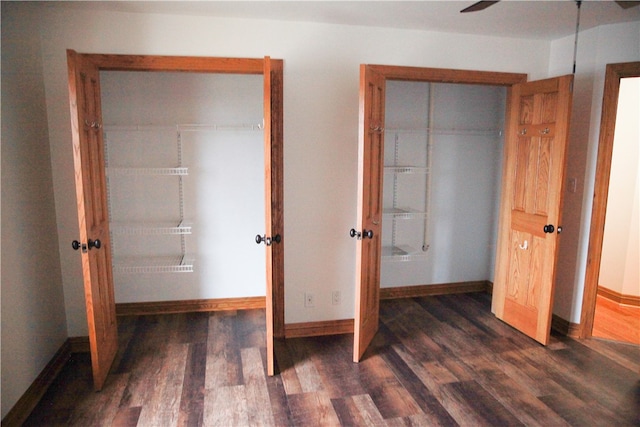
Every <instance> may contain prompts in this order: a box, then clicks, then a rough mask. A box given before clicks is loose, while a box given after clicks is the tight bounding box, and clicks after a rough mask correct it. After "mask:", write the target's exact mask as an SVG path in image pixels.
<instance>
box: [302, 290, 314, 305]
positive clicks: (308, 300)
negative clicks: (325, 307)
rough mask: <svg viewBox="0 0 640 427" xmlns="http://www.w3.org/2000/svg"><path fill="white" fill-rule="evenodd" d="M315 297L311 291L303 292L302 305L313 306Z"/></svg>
mask: <svg viewBox="0 0 640 427" xmlns="http://www.w3.org/2000/svg"><path fill="white" fill-rule="evenodd" d="M315 302H316V299H315V296H314V295H313V293H312V292H305V293H304V306H305V307H313V306H314V305H315Z"/></svg>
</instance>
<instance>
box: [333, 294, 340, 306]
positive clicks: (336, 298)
mask: <svg viewBox="0 0 640 427" xmlns="http://www.w3.org/2000/svg"><path fill="white" fill-rule="evenodd" d="M331 304H333V305H340V291H333V293H332V294H331Z"/></svg>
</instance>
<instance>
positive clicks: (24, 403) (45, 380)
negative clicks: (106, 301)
mask: <svg viewBox="0 0 640 427" xmlns="http://www.w3.org/2000/svg"><path fill="white" fill-rule="evenodd" d="M88 340H89V338H88V337H87V342H88ZM71 347H72V346H71V343H70V340H69V339H67V340H66V341H65V342H64V343H63V344H62V346H61V347H60V348H59V349H58V351H57V352H56V353H55V354H54V355H53V358H52V359H51V360H50V361H49V363H48V364H47V366H45V367H44V369H43V370H42V372H40V375H38V376H37V377H36V379H35V380H34V381H33V382H32V383H31V385H30V386H29V388H28V389H27V391H25V392H24V394H23V395H22V396H21V397H20V399H18V401H17V402H16V404H15V405H13V408H11V410H9V412H8V413H7V415H6V416H5V417H4V418H3V419H2V425H3V426H19V425H22V423H24V422H25V420H26V419H27V418H28V417H29V415H30V414H31V411H33V409H34V408H35V407H36V405H37V404H38V403H39V402H40V399H42V396H44V394H45V393H46V392H47V389H48V388H49V386H50V385H51V384H52V383H53V381H54V380H55V379H56V377H57V376H58V374H59V373H60V371H61V370H62V368H63V367H64V365H65V363H67V361H68V360H69V358H70V357H71V353H72V351H71Z"/></svg>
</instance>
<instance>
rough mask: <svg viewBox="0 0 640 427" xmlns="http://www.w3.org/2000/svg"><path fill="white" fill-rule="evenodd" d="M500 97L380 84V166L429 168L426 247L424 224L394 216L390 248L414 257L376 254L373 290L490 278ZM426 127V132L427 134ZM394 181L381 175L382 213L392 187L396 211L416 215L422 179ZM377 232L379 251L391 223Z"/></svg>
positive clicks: (453, 88)
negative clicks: (382, 103) (377, 274)
mask: <svg viewBox="0 0 640 427" xmlns="http://www.w3.org/2000/svg"><path fill="white" fill-rule="evenodd" d="M429 92H431V97H432V99H433V102H432V104H433V110H432V112H431V114H430V113H429V109H430V107H429V104H430V102H429ZM505 95H506V89H505V88H502V87H492V86H483V85H467V84H441V83H437V84H431V85H430V84H429V83H422V82H401V81H390V82H387V92H386V110H385V128H386V132H385V165H387V166H393V165H394V161H396V160H397V162H398V166H430V169H429V173H428V177H429V178H430V180H431V183H430V186H431V189H430V200H429V209H428V211H429V215H428V216H429V219H428V233H427V241H426V245H428V249H427V250H426V251H424V252H423V251H422V250H421V248H422V247H423V244H424V237H425V235H424V219H422V218H414V219H397V220H396V221H395V237H396V242H395V243H396V246H401V245H408V246H410V247H411V248H412V249H414V250H415V251H416V253H417V254H418V255H420V256H412V257H411V258H410V260H401V261H398V260H397V259H396V260H394V259H389V258H386V257H384V258H383V263H382V268H381V283H380V285H381V287H383V288H385V287H398V286H410V285H425V284H445V283H457V282H466V281H483V280H493V267H494V259H495V239H496V237H497V236H496V229H497V222H498V214H497V212H498V211H497V206H498V203H499V198H500V179H501V164H502V146H503V141H502V136H501V135H502V133H501V130H502V129H503V124H504V110H505V105H506V100H505ZM430 119H432V120H433V122H432V123H429V120H430ZM427 127H429V128H430V129H433V130H434V132H431V134H430V136H429V135H428V133H427V132H426V131H424V130H425V129H426V128H427ZM394 129H396V130H397V129H399V130H400V132H395V131H394ZM407 131H410V132H407ZM396 138H398V142H397V143H396ZM428 141H429V143H430V144H431V150H430V155H431V162H430V164H429V165H428V164H427V162H426V147H427V142H428ZM396 146H397V153H396V151H395V149H396ZM395 179H396V181H395V182H394V174H393V173H385V176H384V188H385V191H384V206H385V208H390V207H393V200H394V189H395V193H396V196H395V198H396V200H397V207H403V208H405V207H407V208H410V209H413V210H417V211H424V208H425V200H424V199H425V195H426V193H427V191H426V188H425V176H423V175H422V174H418V173H413V174H398V175H397V176H396V177H395ZM382 232H383V236H382V238H383V243H382V244H383V246H390V245H391V243H392V236H393V235H394V223H393V219H391V218H388V217H386V218H385V219H384V221H383V230H382Z"/></svg>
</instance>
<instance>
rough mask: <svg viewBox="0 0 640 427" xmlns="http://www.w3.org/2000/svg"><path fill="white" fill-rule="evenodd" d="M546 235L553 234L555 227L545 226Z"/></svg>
mask: <svg viewBox="0 0 640 427" xmlns="http://www.w3.org/2000/svg"><path fill="white" fill-rule="evenodd" d="M542 230H543V231H544V232H545V233H553V232H554V230H555V227H554V226H553V225H552V224H547V225H545V226H544V228H543V229H542Z"/></svg>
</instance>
